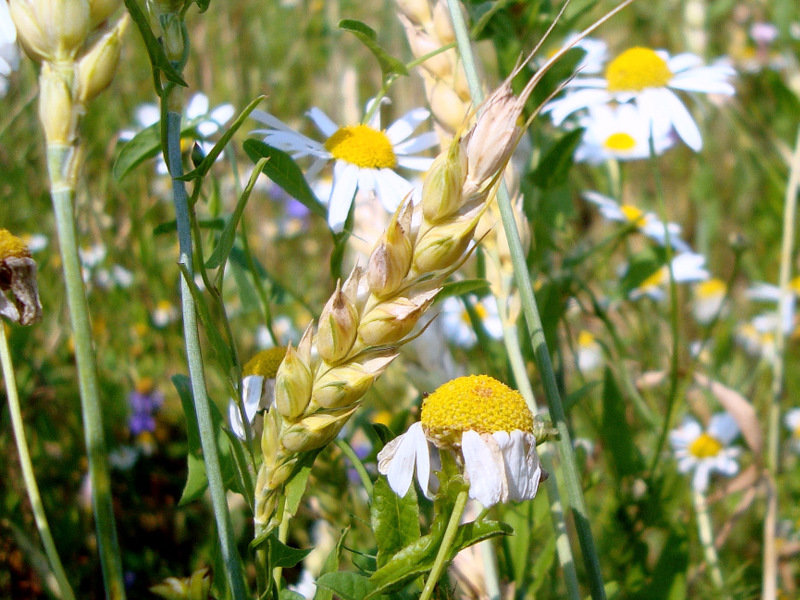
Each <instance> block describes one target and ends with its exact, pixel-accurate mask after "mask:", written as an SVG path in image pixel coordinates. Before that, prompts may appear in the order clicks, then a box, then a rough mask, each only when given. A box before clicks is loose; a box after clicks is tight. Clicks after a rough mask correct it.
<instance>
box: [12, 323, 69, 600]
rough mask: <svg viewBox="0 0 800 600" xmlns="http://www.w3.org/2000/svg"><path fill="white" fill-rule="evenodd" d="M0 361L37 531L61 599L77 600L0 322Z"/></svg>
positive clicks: (23, 476) (23, 475)
mask: <svg viewBox="0 0 800 600" xmlns="http://www.w3.org/2000/svg"><path fill="white" fill-rule="evenodd" d="M0 362H2V365H3V378H4V379H5V381H6V396H7V397H8V411H9V412H10V413H11V427H12V429H13V430H14V439H15V440H16V443H17V453H18V454H19V462H20V466H21V467H22V480H23V482H24V484H25V490H26V491H27V492H28V499H29V500H30V502H31V508H32V509H33V518H34V520H35V521H36V528H37V529H38V530H39V536H40V537H41V538H42V545H43V546H44V551H45V554H46V555H47V560H48V561H49V562H50V568H51V569H52V570H53V575H54V576H55V578H56V583H57V584H58V590H59V592H60V594H61V598H62V600H74V599H75V594H74V593H73V592H72V587H71V586H70V584H69V580H68V579H67V574H66V573H65V572H64V566H63V565H62V564H61V558H60V557H59V555H58V550H57V549H56V544H55V541H53V534H52V533H50V525H49V524H48V522H47V515H46V514H45V512H44V505H43V504H42V497H41V495H40V494H39V485H38V484H37V483H36V475H35V474H34V472H33V462H32V461H31V455H30V452H29V451H28V441H27V439H26V436H25V427H24V425H23V423H22V411H21V409H20V403H19V394H18V392H17V380H16V377H15V376H14V366H13V364H12V362H11V352H10V351H9V348H8V338H7V337H6V328H5V325H4V324H3V323H2V322H0Z"/></svg>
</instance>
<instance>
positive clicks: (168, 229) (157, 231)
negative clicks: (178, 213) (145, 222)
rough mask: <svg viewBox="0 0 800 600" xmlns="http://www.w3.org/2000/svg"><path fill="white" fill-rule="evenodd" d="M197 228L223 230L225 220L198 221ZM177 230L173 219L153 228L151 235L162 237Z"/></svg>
mask: <svg viewBox="0 0 800 600" xmlns="http://www.w3.org/2000/svg"><path fill="white" fill-rule="evenodd" d="M197 226H198V227H199V228H200V229H224V228H225V219H222V218H215V219H198V220H197ZM177 229H178V226H177V223H176V221H175V220H174V219H173V220H172V221H166V222H165V223H161V224H159V225H157V226H155V227H154V228H153V235H163V234H165V233H172V232H173V231H176V230H177Z"/></svg>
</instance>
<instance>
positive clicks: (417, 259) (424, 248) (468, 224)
mask: <svg viewBox="0 0 800 600" xmlns="http://www.w3.org/2000/svg"><path fill="white" fill-rule="evenodd" d="M485 210H486V205H485V204H484V205H482V206H479V207H478V208H477V209H475V210H473V211H472V212H471V213H468V214H467V215H464V216H458V217H454V218H453V219H452V220H451V221H450V222H448V223H441V224H438V225H437V226H436V227H432V228H429V229H427V230H426V231H424V232H422V233H420V235H419V237H418V238H417V244H416V246H415V247H414V269H415V270H416V272H417V273H431V272H433V271H438V270H440V269H446V268H448V267H450V266H452V265H453V264H454V263H455V262H456V261H457V260H458V259H459V258H460V257H461V255H462V254H464V251H465V250H466V249H467V246H469V243H470V242H471V241H472V236H473V233H474V232H475V227H476V226H477V225H478V221H480V218H481V216H482V215H483V213H484V211H485Z"/></svg>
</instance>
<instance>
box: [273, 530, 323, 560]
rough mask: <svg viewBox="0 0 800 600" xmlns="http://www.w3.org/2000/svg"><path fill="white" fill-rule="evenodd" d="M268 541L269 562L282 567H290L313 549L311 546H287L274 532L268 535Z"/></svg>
mask: <svg viewBox="0 0 800 600" xmlns="http://www.w3.org/2000/svg"><path fill="white" fill-rule="evenodd" d="M268 541H269V557H270V561H269V564H270V565H271V566H272V567H283V568H286V569H290V568H292V567H293V566H295V565H296V564H298V563H299V562H300V561H302V560H303V559H304V558H305V557H306V556H308V555H309V554H310V553H311V551H312V550H313V548H306V549H305V550H302V549H300V548H292V547H291V546H287V545H286V544H284V543H283V542H281V541H280V540H279V539H278V538H277V536H276V535H275V534H274V532H273V534H272V535H271V536H270V537H269V540H268Z"/></svg>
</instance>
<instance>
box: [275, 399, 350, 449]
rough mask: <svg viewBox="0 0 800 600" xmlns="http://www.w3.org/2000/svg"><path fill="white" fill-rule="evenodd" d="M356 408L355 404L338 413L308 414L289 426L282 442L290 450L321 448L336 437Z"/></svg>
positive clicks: (282, 437)
mask: <svg viewBox="0 0 800 600" xmlns="http://www.w3.org/2000/svg"><path fill="white" fill-rule="evenodd" d="M356 408H357V407H356V406H354V407H353V408H351V409H349V410H346V411H344V412H342V411H339V412H337V413H336V414H329V413H319V414H315V415H311V416H308V417H306V418H305V419H303V420H302V421H300V422H299V423H296V424H294V425H291V426H290V427H289V428H287V429H286V431H284V432H283V435H282V436H281V443H282V444H283V447H284V448H286V449H287V450H288V451H289V452H308V451H309V450H316V449H317V448H321V447H322V446H324V445H325V444H327V443H328V442H330V441H331V440H333V439H334V438H335V437H336V434H337V433H339V430H341V428H342V427H343V426H344V424H345V423H346V422H347V420H348V419H349V418H350V415H352V414H353V413H354V412H355V411H356Z"/></svg>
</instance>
